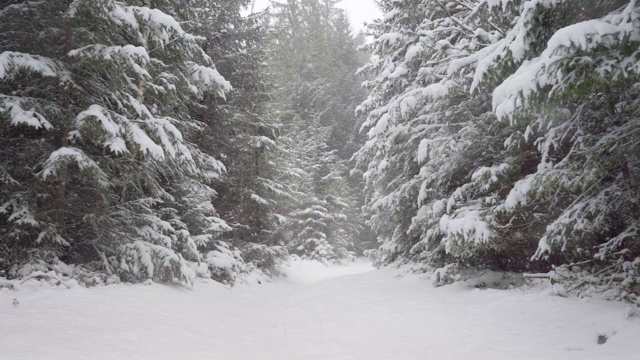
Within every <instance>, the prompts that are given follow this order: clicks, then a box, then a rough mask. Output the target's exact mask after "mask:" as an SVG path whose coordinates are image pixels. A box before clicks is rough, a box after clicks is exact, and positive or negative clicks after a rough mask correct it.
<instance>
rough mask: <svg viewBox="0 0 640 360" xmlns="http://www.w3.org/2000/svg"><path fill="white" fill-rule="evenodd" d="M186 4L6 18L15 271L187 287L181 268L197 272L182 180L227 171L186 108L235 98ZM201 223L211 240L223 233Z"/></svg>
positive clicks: (7, 7) (108, 6)
mask: <svg viewBox="0 0 640 360" xmlns="http://www.w3.org/2000/svg"><path fill="white" fill-rule="evenodd" d="M189 5H190V4H187V2H181V3H179V4H174V3H172V2H162V1H153V2H151V1H142V2H138V1H132V2H116V1H111V0H101V1H83V0H76V1H54V2H50V1H46V2H15V3H14V2H11V3H8V4H7V3H5V4H4V6H3V7H2V11H0V17H1V18H2V21H0V23H1V25H0V27H2V29H1V30H2V31H1V34H0V43H2V44H3V49H4V51H3V52H2V53H1V54H0V89H1V93H2V95H1V97H0V99H1V101H0V106H1V109H2V113H1V115H0V116H1V117H0V119H1V120H2V123H1V124H2V127H1V129H2V130H1V132H0V134H1V135H0V136H2V138H3V144H7V146H5V147H3V149H2V155H1V156H2V163H1V166H0V167H1V168H2V179H3V186H2V190H1V192H0V193H1V196H2V198H1V201H0V223H1V224H2V227H1V233H0V242H1V244H2V248H3V249H4V250H3V253H2V256H3V260H4V261H5V262H7V263H9V265H13V268H12V270H11V271H12V272H14V273H15V272H18V271H19V269H20V265H21V264H24V263H25V262H28V261H31V262H35V263H36V264H41V265H37V266H44V265H42V264H44V263H43V261H48V262H49V264H51V263H52V262H54V261H55V260H58V259H60V260H63V261H67V262H72V263H77V264H87V263H92V264H96V265H95V268H97V269H99V270H101V271H104V272H108V273H113V274H119V275H120V276H121V278H123V279H130V280H142V279H147V278H153V279H155V280H158V281H164V282H179V283H184V284H189V283H191V282H192V281H193V275H194V273H193V271H192V270H190V268H189V267H188V265H187V262H186V261H185V258H192V259H197V257H198V256H197V249H196V246H197V245H198V241H197V239H194V238H193V237H192V236H191V234H190V233H189V232H188V230H187V229H186V224H185V223H184V222H181V221H179V219H177V218H176V214H178V213H179V212H180V211H179V209H177V208H176V207H177V206H178V205H179V204H177V203H179V202H183V203H184V199H181V200H176V197H175V196H174V194H172V192H174V191H173V190H175V189H178V188H182V190H185V191H187V192H189V193H192V192H193V187H192V185H191V184H188V182H189V180H188V179H198V178H201V177H207V176H210V174H214V173H218V172H220V170H221V169H222V166H221V164H220V163H219V162H218V161H217V160H215V159H214V158H212V157H211V156H209V155H207V154H205V153H202V152H200V151H198V150H197V149H196V148H195V147H194V146H193V144H191V143H189V142H188V141H187V140H186V139H185V138H184V137H183V133H182V131H181V130H184V131H186V130H187V129H194V128H197V127H198V124H197V123H195V122H193V120H192V119H191V118H190V117H189V116H187V115H186V114H188V112H187V111H185V109H186V108H187V105H188V104H189V103H190V102H191V101H192V99H194V98H197V97H200V96H202V94H203V93H204V92H208V91H210V89H213V91H214V92H215V93H217V94H218V95H219V96H224V93H225V92H226V91H229V90H230V88H231V87H230V85H229V83H228V82H227V81H226V80H225V79H224V78H223V77H222V76H221V75H220V74H219V73H218V72H217V70H216V69H215V67H214V66H213V62H212V61H211V59H210V57H208V56H207V55H206V54H205V53H204V52H203V50H202V48H201V47H200V46H199V45H198V38H196V37H195V36H193V35H191V34H190V33H188V32H186V31H185V30H184V29H183V28H182V26H181V25H180V20H184V19H181V18H180V16H187V15H188V9H189V8H190V6H189ZM169 183H171V184H176V185H175V186H172V189H169V187H168V184H169ZM4 184H7V186H5V185H4ZM203 191H204V193H206V192H207V191H208V190H207V189H203ZM200 194H203V192H200ZM199 203H206V201H200V202H199ZM204 212H205V213H208V215H207V217H208V219H207V220H206V222H208V223H209V225H211V226H209V229H208V230H207V231H219V230H220V227H224V225H223V222H221V221H220V220H219V219H218V218H217V217H216V216H215V211H214V210H213V209H212V208H208V209H205V210H204ZM214 224H218V225H214ZM193 235H198V234H193ZM201 240H202V239H201Z"/></svg>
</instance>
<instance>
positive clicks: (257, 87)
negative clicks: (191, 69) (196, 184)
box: [190, 0, 287, 280]
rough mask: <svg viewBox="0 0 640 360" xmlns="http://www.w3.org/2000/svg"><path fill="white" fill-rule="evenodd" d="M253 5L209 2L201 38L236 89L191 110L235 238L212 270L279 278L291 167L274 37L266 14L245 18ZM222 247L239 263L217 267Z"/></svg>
mask: <svg viewBox="0 0 640 360" xmlns="http://www.w3.org/2000/svg"><path fill="white" fill-rule="evenodd" d="M248 4H249V1H245V0H240V1H238V0H227V1H218V0H215V1H213V0H207V1H202V6H203V7H202V9H199V10H198V20H197V21H196V24H197V26H196V27H195V28H194V30H193V31H194V33H196V34H198V35H202V36H204V37H206V39H207V40H206V41H205V42H204V43H203V49H204V50H205V52H206V53H207V54H208V55H209V56H210V57H211V58H212V59H213V60H214V62H215V63H216V66H217V69H218V70H219V71H220V73H221V74H222V75H223V76H224V77H225V79H227V80H228V81H229V82H230V83H231V84H232V86H233V90H232V91H230V92H228V93H227V96H226V99H221V98H220V97H218V96H217V95H216V93H215V92H210V93H209V94H208V95H206V96H205V97H204V98H203V101H201V102H200V103H198V104H197V105H196V106H194V107H192V108H191V110H190V111H191V114H192V116H193V117H194V118H196V119H198V120H199V121H200V122H201V123H202V124H204V131H203V132H201V133H199V134H197V138H196V139H195V141H196V142H197V144H198V146H199V148H200V149H202V151H204V152H206V153H208V154H211V155H213V156H215V157H216V158H219V159H220V160H221V162H222V163H223V164H224V167H225V169H226V172H225V176H223V177H220V178H218V179H216V180H215V181H214V182H213V183H212V185H213V187H214V188H215V190H216V193H217V196H216V198H215V200H214V204H215V207H216V209H217V210H218V211H219V213H220V216H221V217H222V218H224V219H225V221H226V222H227V223H228V224H229V225H230V227H231V231H228V232H226V233H224V234H223V236H221V237H220V238H219V239H218V242H216V243H214V244H212V245H213V247H211V248H210V250H211V255H212V256H210V257H209V259H212V260H214V261H212V262H210V264H209V266H210V268H211V269H212V270H213V271H214V272H215V273H218V277H219V278H220V277H222V278H227V279H226V280H229V279H230V278H232V277H233V274H232V273H233V272H234V271H237V270H234V269H225V268H223V267H224V266H225V265H228V264H230V263H236V262H239V263H238V264H237V265H234V266H240V267H242V268H243V269H244V270H243V271H245V270H249V269H246V267H250V268H256V267H257V268H259V269H261V270H262V271H265V272H272V271H273V270H274V268H273V267H274V265H276V263H277V262H279V261H280V260H281V259H280V258H281V257H282V256H284V255H285V251H284V248H281V247H279V244H280V242H281V241H280V239H279V238H278V232H277V229H278V227H279V225H280V223H281V221H282V215H280V213H281V211H282V210H281V209H280V205H279V204H280V198H282V197H283V196H286V195H287V194H286V189H285V188H284V185H283V184H282V183H281V182H280V180H279V178H280V177H281V173H282V172H284V171H285V170H284V168H283V165H282V164H281V162H279V161H278V159H279V157H280V153H281V149H280V144H279V143H278V142H277V135H278V126H277V124H275V120H276V117H275V116H274V115H273V114H272V109H271V108H270V106H269V101H270V100H271V97H270V92H271V90H272V83H271V79H270V76H269V73H268V70H267V67H266V64H265V58H266V51H265V46H266V42H267V36H268V23H267V20H268V19H267V17H266V15H265V14H263V13H259V14H252V15H250V16H248V17H244V16H242V15H241V10H242V9H243V7H246V6H248ZM220 246H222V247H223V248H224V247H228V248H230V249H233V250H232V251H233V252H234V253H235V254H236V255H234V256H235V257H236V261H233V262H229V261H215V259H217V258H218V257H220V256H221V254H220V251H221V249H220Z"/></svg>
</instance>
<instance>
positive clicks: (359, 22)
mask: <svg viewBox="0 0 640 360" xmlns="http://www.w3.org/2000/svg"><path fill="white" fill-rule="evenodd" d="M267 6H269V0H255V10H256V11H257V10H262V9H264V8H265V7H267ZM338 7H341V8H343V9H344V10H345V11H346V12H347V16H348V17H349V21H350V22H351V26H352V27H353V29H354V30H355V32H356V33H357V32H359V31H360V30H362V29H364V26H363V23H364V22H371V20H373V19H375V18H377V17H380V16H382V13H381V12H380V10H379V9H378V7H377V6H376V5H375V3H374V2H373V0H342V1H341V2H340V3H339V4H338Z"/></svg>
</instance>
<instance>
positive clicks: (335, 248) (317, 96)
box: [270, 0, 363, 259]
mask: <svg viewBox="0 0 640 360" xmlns="http://www.w3.org/2000/svg"><path fill="white" fill-rule="evenodd" d="M336 3H337V2H336V1H333V0H321V1H320V0H288V1H286V2H283V3H274V4H273V6H274V9H273V20H272V21H273V24H274V25H273V26H274V38H273V43H272V46H271V54H272V55H271V57H270V65H271V69H272V71H273V75H274V80H275V84H276V86H277V91H276V96H275V100H276V102H277V103H278V104H279V106H280V111H281V115H280V119H281V122H282V128H283V131H282V133H283V136H284V137H286V138H287V139H288V141H287V143H288V145H289V147H288V151H289V153H290V154H291V155H292V156H293V158H292V162H291V169H292V170H293V171H292V172H291V176H290V177H289V188H291V189H293V191H294V193H293V194H292V195H293V196H292V197H291V201H290V202H288V208H289V215H288V220H287V222H286V223H285V224H284V226H283V234H284V237H285V238H290V239H291V241H290V243H289V248H290V251H291V252H293V253H295V254H298V255H301V256H308V257H311V258H317V259H336V258H345V257H348V256H350V254H352V253H353V251H354V250H355V246H354V242H355V240H356V239H357V236H358V234H359V232H360V231H361V229H362V226H363V224H362V218H361V217H360V216H359V212H358V211H357V210H356V209H355V204H356V196H357V195H356V194H357V191H358V189H357V187H352V186H350V185H349V184H350V183H349V179H348V178H349V171H348V170H349V166H348V160H349V159H350V157H351V155H352V154H353V151H354V150H355V148H356V147H357V146H355V144H356V141H357V140H356V135H357V131H356V130H357V129H356V119H355V116H354V113H353V109H354V108H355V105H356V103H357V102H358V101H360V100H361V98H360V96H362V95H363V94H362V92H361V90H360V89H359V82H360V81H359V80H358V78H357V77H356V75H355V71H356V70H357V68H358V67H359V66H360V56H359V54H358V52H357V51H356V47H357V44H356V42H355V40H354V38H353V37H352V36H351V34H350V28H349V23H348V21H347V19H346V16H345V14H344V13H343V11H342V10H340V9H338V8H336V7H335V4H336Z"/></svg>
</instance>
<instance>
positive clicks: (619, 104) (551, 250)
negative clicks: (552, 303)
mask: <svg viewBox="0 0 640 360" xmlns="http://www.w3.org/2000/svg"><path fill="white" fill-rule="evenodd" d="M381 4H382V6H383V8H384V10H385V11H386V15H385V16H384V18H383V19H382V20H380V21H377V22H376V23H374V24H373V25H372V27H371V28H370V30H371V31H372V32H373V33H374V35H375V40H374V41H373V42H372V43H371V44H370V45H369V46H368V47H369V48H370V49H371V51H372V52H373V54H374V57H373V58H372V62H371V63H370V64H369V65H367V66H366V67H365V68H363V71H368V72H370V73H373V74H375V78H374V79H373V80H372V81H370V82H368V85H367V86H368V87H369V89H370V91H371V93H370V95H369V97H368V99H367V100H365V101H364V102H363V104H362V105H361V106H360V107H359V111H360V113H362V114H363V115H364V116H366V122H365V128H366V129H367V131H368V138H369V140H368V141H367V143H366V145H365V146H364V147H363V148H362V149H361V150H360V151H359V153H358V159H359V164H360V166H361V167H362V168H363V170H364V171H366V172H365V179H366V180H367V194H368V206H367V209H368V212H369V213H370V216H371V224H372V226H373V228H374V230H375V231H376V233H377V234H378V236H379V239H380V241H381V242H382V244H381V247H380V249H379V250H378V251H377V255H378V257H377V258H378V261H380V262H381V263H389V262H392V261H419V262H423V263H425V264H427V265H428V266H430V267H432V268H446V269H448V270H452V269H454V268H457V269H458V270H457V271H462V270H463V269H464V268H468V267H479V268H489V269H496V270H519V271H521V270H527V269H529V270H544V269H549V265H551V264H555V265H561V264H580V266H576V267H573V269H575V270H576V271H578V273H577V274H573V275H567V274H565V276H570V277H576V278H582V277H583V276H584V274H580V272H581V271H583V270H584V271H585V274H586V273H592V274H598V275H599V276H600V279H601V280H600V281H601V283H600V284H601V285H603V286H605V287H606V286H608V285H607V284H611V281H612V279H618V280H613V281H621V284H622V285H623V286H622V288H623V291H626V292H622V294H630V293H632V292H635V293H637V288H634V286H636V285H635V284H636V283H637V282H636V281H637V280H636V279H637V276H638V274H639V271H638V269H639V268H638V264H639V263H640V260H639V256H640V253H639V250H640V249H639V248H638V244H639V240H638V227H637V222H638V219H640V213H639V212H638V210H639V209H640V208H638V206H637V202H638V199H639V198H638V196H637V195H638V194H637V192H638V189H639V187H638V179H639V178H638V172H637V171H636V169H637V168H638V164H639V163H638V161H637V159H636V157H634V156H633V155H629V154H635V153H637V152H638V148H637V147H638V144H639V141H640V137H639V136H638V133H637V131H636V130H635V127H637V125H638V123H637V120H638V108H637V104H636V103H635V101H634V99H635V95H634V94H635V91H636V90H634V89H637V87H638V67H637V66H636V64H637V62H638V52H637V48H638V40H639V39H640V37H638V31H639V30H638V29H640V28H639V25H640V23H639V18H638V15H639V7H638V5H637V4H636V3H635V1H613V2H607V3H606V4H604V3H601V2H594V3H593V4H592V3H584V2H576V1H544V0H514V1H502V2H493V1H484V0H463V1H454V2H446V3H443V2H439V1H431V0H419V1H401V2H397V1H382V2H381ZM536 249H537V250H536ZM531 256H533V258H531ZM443 281H448V280H447V278H446V277H445V279H444V280H443ZM633 289H635V290H633ZM629 296H631V297H633V296H635V295H629Z"/></svg>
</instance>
